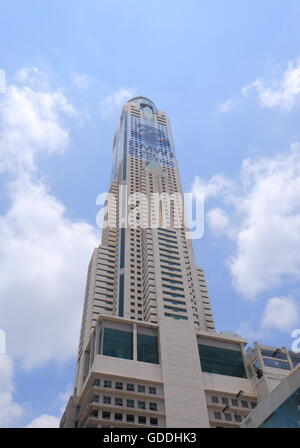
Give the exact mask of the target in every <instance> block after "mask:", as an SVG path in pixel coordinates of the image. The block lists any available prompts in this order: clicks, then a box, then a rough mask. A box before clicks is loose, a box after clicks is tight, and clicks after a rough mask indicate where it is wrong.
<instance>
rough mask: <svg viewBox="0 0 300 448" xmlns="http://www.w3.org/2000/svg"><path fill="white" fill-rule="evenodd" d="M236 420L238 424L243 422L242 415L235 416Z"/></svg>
mask: <svg viewBox="0 0 300 448" xmlns="http://www.w3.org/2000/svg"><path fill="white" fill-rule="evenodd" d="M234 418H235V421H236V422H238V423H241V421H242V416H241V415H239V414H235V416H234Z"/></svg>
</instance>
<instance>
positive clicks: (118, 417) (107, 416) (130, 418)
mask: <svg viewBox="0 0 300 448" xmlns="http://www.w3.org/2000/svg"><path fill="white" fill-rule="evenodd" d="M90 417H93V418H102V419H103V420H115V421H118V422H122V421H126V422H127V423H138V424H140V425H147V419H149V420H148V421H149V424H150V425H152V426H157V425H158V419H157V418H155V417H145V416H144V415H137V416H136V415H133V414H126V415H125V414H121V413H119V412H114V413H111V412H109V411H102V413H101V414H99V412H98V411H97V410H93V411H92V412H91V414H90Z"/></svg>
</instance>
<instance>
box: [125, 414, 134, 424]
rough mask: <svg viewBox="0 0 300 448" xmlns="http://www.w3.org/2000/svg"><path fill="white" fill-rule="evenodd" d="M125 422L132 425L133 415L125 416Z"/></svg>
mask: <svg viewBox="0 0 300 448" xmlns="http://www.w3.org/2000/svg"><path fill="white" fill-rule="evenodd" d="M126 421H127V422H128V423H134V415H131V414H127V415H126Z"/></svg>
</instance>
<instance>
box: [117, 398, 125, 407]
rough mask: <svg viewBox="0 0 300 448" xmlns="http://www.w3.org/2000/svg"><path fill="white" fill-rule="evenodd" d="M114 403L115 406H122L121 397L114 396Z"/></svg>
mask: <svg viewBox="0 0 300 448" xmlns="http://www.w3.org/2000/svg"><path fill="white" fill-rule="evenodd" d="M115 405H116V406H123V399H122V398H115Z"/></svg>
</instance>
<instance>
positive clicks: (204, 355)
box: [198, 344, 247, 378]
mask: <svg viewBox="0 0 300 448" xmlns="http://www.w3.org/2000/svg"><path fill="white" fill-rule="evenodd" d="M198 349H199V355H200V363H201V368H202V371H203V372H209V373H217V374H219V375H228V376H234V377H239V378H247V375H246V371H245V366H244V361H243V357H242V354H241V352H240V351H238V350H229V349H225V348H219V347H212V346H209V345H201V344H199V345H198Z"/></svg>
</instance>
